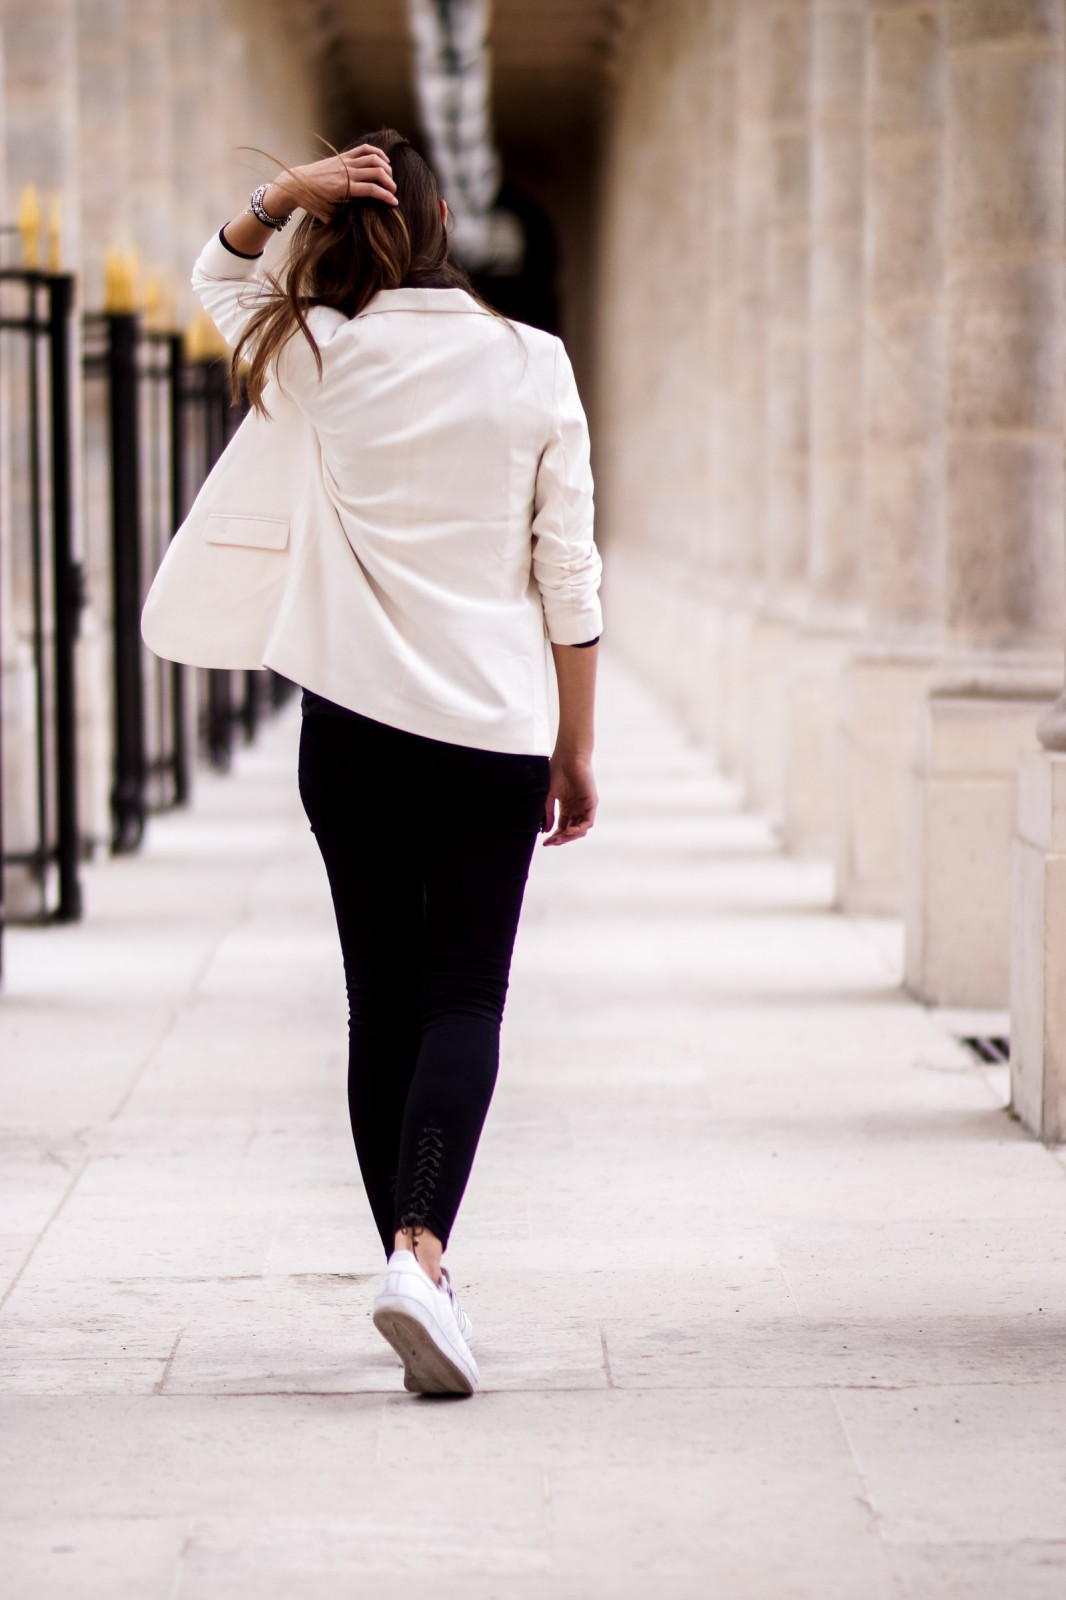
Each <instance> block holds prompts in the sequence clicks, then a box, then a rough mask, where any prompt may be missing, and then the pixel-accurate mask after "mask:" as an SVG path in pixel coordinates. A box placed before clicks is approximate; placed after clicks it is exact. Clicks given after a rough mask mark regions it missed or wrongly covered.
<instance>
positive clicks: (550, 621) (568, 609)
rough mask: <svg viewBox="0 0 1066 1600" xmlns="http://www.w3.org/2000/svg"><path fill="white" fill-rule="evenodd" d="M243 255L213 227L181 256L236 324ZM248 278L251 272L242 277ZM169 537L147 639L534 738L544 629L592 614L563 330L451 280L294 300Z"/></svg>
mask: <svg viewBox="0 0 1066 1600" xmlns="http://www.w3.org/2000/svg"><path fill="white" fill-rule="evenodd" d="M258 268H259V263H258V261H248V260H245V259H244V258H243V257H240V256H236V255H234V254H233V253H232V252H231V251H229V250H227V249H226V247H225V246H224V245H223V244H222V243H221V241H220V239H218V238H212V239H211V240H210V241H209V242H208V244H207V245H206V246H205V248H204V250H203V252H202V254H201V256H200V258H199V260H198V261H197V263H196V267H195V269H194V272H193V280H192V281H193V286H194V288H195V289H196V290H197V292H198V294H199V295H200V298H201V300H202V301H203V304H204V306H205V307H206V309H207V311H208V312H209V313H210V315H211V317H212V318H213V320H214V321H215V323H216V324H217V326H218V327H219V329H220V330H221V332H222V333H223V334H224V336H225V337H226V339H227V340H228V341H229V343H230V344H233V343H234V342H235V341H236V339H237V338H238V337H239V335H240V333H241V332H242V331H243V329H244V327H245V325H246V323H247V321H248V318H249V316H250V314H251V312H252V311H253V310H254V308H255V304H256V297H257V295H258V294H259V293H260V289H259V287H258V283H259V282H261V280H260V279H258ZM249 280H251V281H249ZM308 320H309V322H310V323H311V326H312V328H313V331H314V334H315V338H316V341H317V343H318V345H319V348H320V350H321V354H322V364H323V371H322V376H321V378H319V374H318V371H317V368H316V365H315V362H314V358H313V356H312V354H311V351H310V349H309V347H308V345H307V341H306V340H305V339H304V338H303V337H302V335H300V334H297V335H296V336H295V337H294V338H293V339H291V340H290V341H289V343H288V344H287V345H286V347H285V348H284V350H283V351H282V354H281V356H280V358H279V361H278V370H277V372H276V373H275V374H274V375H273V377H272V379H271V382H270V384H269V385H268V389H267V391H266V394H265V396H264V398H265V400H266V404H267V406H268V408H269V411H270V417H269V418H263V417H260V416H257V415H254V414H253V415H251V416H249V417H248V418H247V419H246V420H245V421H244V422H243V423H242V424H241V427H240V428H239V430H238V432H237V434H236V436H235V437H234V439H233V440H232V442H231V443H230V445H229V446H228V448H227V449H226V451H225V453H224V454H223V456H222V457H221V459H220V460H219V462H218V463H217V465H216V466H215V468H214V470H213V472H212V473H211V475H210V476H209V478H208V479H207V481H206V483H205V484H204V486H203V488H202V489H201V491H200V493H199V495H198V496H197V499H196V501H195V504H194V505H193V507H192V510H191V511H190V513H189V516H188V518H187V519H186V521H185V522H184V524H183V525H182V527H181V529H180V530H179V532H178V533H177V535H176V536H175V538H174V540H173V542H172V543H171V545H170V547H169V549H168V551H167V553H166V556H165V558H164V560H163V563H162V565H161V567H160V570H159V572H158V574H157V576H156V579H155V582H154V583H153V585H152V588H151V591H150V593H149V595H148V599H147V602H146V604H145V608H144V615H143V618H142V631H143V634H144V638H145V641H146V642H147V644H148V645H149V646H150V647H151V648H152V649H153V650H154V651H155V652H156V653H157V654H159V655H162V656H165V657H167V658H168V659H170V660H175V661H185V662H189V663H192V664H194V665H197V666H217V667H241V668H252V667H259V666H267V667H273V668H274V669H275V670H276V671H278V672H280V673H282V674H284V676H285V677H287V678H291V679H292V680H293V681H294V682H296V683H299V684H302V685H303V686H304V687H306V688H309V689H312V690H314V691H315V692H316V693H318V694H321V695H325V696H326V698H327V699H330V700H333V701H336V702H337V703H338V704H339V705H343V706H347V707H349V708H350V709H351V710H353V711H359V712H362V713H363V714H364V715H365V716H368V717H373V718H374V719H375V720H376V721H379V722H386V723H389V724H391V725H392V726H393V727H397V728H404V729H407V730H408V731H410V732H412V733H418V734H423V735H425V736H427V737H429V738H433V739H442V740H445V741H446V742H448V743H452V744H466V745H473V746H475V747H477V748H480V749H484V750H501V751H513V752H516V753H519V754H528V755H540V754H546V753H548V752H549V751H550V745H551V728H550V719H549V678H548V673H549V665H548V655H549V653H548V651H547V648H546V645H545V637H547V638H548V639H551V640H553V641H555V642H556V643H559V644H581V643H584V642H585V641H586V640H589V639H592V638H594V637H595V636H596V635H597V634H598V633H599V632H600V629H601V625H602V619H601V613H600V604H599V598H598V589H599V578H600V559H599V556H598V554H597V552H596V547H595V545H594V543H593V536H592V476H591V472H590V469H589V439H588V428H587V425H586V422H585V416H584V412H583V411H582V408H581V402H580V400H579V399H578V394H577V387H576V385H575V383H574V375H573V371H572V369H571V366H570V362H569V360H568V358H567V355H566V351H565V350H564V348H563V346H562V344H561V343H560V342H559V340H558V339H555V338H553V337H551V336H550V335H549V334H545V333H541V332H539V331H537V330H535V329H533V328H527V327H525V326H523V325H521V324H518V323H508V322H506V321H504V320H503V319H501V318H498V317H494V316H491V315H489V314H488V313H487V312H485V311H484V310H482V308H481V307H480V306H479V305H478V304H477V302H476V301H475V300H473V299H472V298H471V297H470V296H469V295H467V294H465V293H464V292H463V291H462V290H459V289H393V290H384V291H382V292H381V293H380V294H378V295H376V296H375V298H374V299H373V300H372V301H371V302H370V304H369V305H368V306H367V307H366V309H365V310H364V311H362V312H361V313H360V314H359V316H357V317H355V318H352V319H349V318H346V317H344V316H343V315H342V314H341V313H340V312H338V311H334V310H331V309H329V308H327V307H317V308H315V309H314V310H313V311H312V312H311V313H310V316H309V319H308Z"/></svg>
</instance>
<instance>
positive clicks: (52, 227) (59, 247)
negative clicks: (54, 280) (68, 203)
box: [48, 194, 63, 272]
mask: <svg viewBox="0 0 1066 1600" xmlns="http://www.w3.org/2000/svg"><path fill="white" fill-rule="evenodd" d="M48 270H49V272H62V270H63V203H62V201H61V199H60V197H59V195H58V194H54V195H53V196H52V204H51V206H50V207H49V211H48Z"/></svg>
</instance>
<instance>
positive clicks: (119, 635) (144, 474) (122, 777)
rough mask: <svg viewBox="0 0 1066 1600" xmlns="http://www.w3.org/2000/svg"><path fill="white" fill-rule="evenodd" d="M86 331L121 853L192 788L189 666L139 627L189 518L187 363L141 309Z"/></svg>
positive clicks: (94, 318) (178, 346)
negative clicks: (100, 434)
mask: <svg viewBox="0 0 1066 1600" xmlns="http://www.w3.org/2000/svg"><path fill="white" fill-rule="evenodd" d="M83 332H84V351H83V361H84V368H85V380H86V393H87V397H89V408H90V410H91V411H93V412H95V414H96V415H97V416H98V417H99V418H100V420H101V421H102V422H103V426H104V441H103V442H104V443H105V445H106V448H105V449H104V450H102V451H100V452H99V453H100V454H101V455H102V456H103V457H105V458H106V463H107V474H106V480H107V481H106V492H105V493H104V494H103V495H102V496H98V497H97V500H96V503H97V505H100V504H102V505H103V506H105V507H106V521H107V543H108V550H107V561H106V563H104V565H106V568H107V570H108V571H109V574H110V595H109V596H108V600H109V603H110V613H111V629H110V632H111V639H112V652H111V677H112V685H111V698H112V707H113V747H114V763H113V775H112V786H111V821H112V831H111V843H112V848H113V849H114V850H115V851H116V852H122V851H129V850H135V849H136V848H137V846H138V845H139V844H140V842H141V838H142V836H143V833H144V824H145V821H146V818H147V816H148V814H149V812H150V811H160V810H163V809H165V808H166V807H168V806H171V805H179V804H181V803H182V802H183V801H185V800H186V799H187V798H188V795H189V772H190V753H189V733H188V727H187V713H186V700H187V688H186V680H187V677H188V673H187V671H186V669H185V668H183V667H180V666H176V665H174V664H173V663H169V662H163V661H160V660H159V659H158V658H157V657H155V656H153V655H152V654H151V652H149V651H147V650H146V649H145V648H144V646H143V645H142V643H141V632H140V618H141V607H142V605H143V604H144V596H145V592H146V589H147V585H148V583H149V582H150V580H151V576H152V574H153V573H154V571H155V569H156V567H157V566H158V565H159V562H160V561H161V559H162V557H163V553H164V551H165V549H166V546H167V543H168V542H169V540H170V538H171V536H172V535H173V532H174V529H175V528H176V527H177V525H178V523H179V522H180V521H181V518H182V516H183V514H184V488H183V468H184V443H183V440H184V410H185V408H184V400H183V388H184V370H185V362H184V357H183V353H182V341H181V338H180V336H178V335H176V334H167V333H154V332H151V331H148V330H146V329H145V328H144V326H143V323H142V320H141V318H140V317H139V316H138V315H136V314H135V313H133V312H107V313H104V314H102V315H90V316H87V317H86V318H85V321H84V330H83ZM93 399H95V405H93V403H92V401H93ZM89 520H90V521H92V520H93V518H92V517H90V518H89ZM101 600H103V597H101Z"/></svg>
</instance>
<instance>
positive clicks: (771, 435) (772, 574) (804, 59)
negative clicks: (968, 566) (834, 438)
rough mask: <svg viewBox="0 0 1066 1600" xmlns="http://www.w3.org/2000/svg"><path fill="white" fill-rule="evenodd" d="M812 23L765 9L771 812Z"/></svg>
mask: <svg viewBox="0 0 1066 1600" xmlns="http://www.w3.org/2000/svg"><path fill="white" fill-rule="evenodd" d="M811 21H812V4H811V0H774V3H773V4H771V6H770V8H769V71H770V89H769V93H770V99H769V112H770V127H769V144H770V152H769V178H770V183H769V197H768V198H769V207H768V219H767V239H766V248H767V265H766V395H765V404H766V435H765V448H766V503H765V518H766V524H765V526H766V545H765V566H764V574H763V575H764V580H765V585H766V591H765V600H764V604H763V606H762V607H761V608H760V611H759V614H758V616H757V618H756V620H755V622H754V625H753V628H752V637H751V658H750V672H751V681H752V704H751V725H750V744H749V749H748V766H747V778H748V785H749V789H750V793H751V798H752V800H753V802H754V803H755V804H756V805H757V806H758V807H759V808H760V809H762V810H766V811H770V812H771V813H778V812H780V809H781V805H782V780H783V747H784V732H785V719H784V707H785V671H784V661H785V652H786V649H787V646H788V643H789V641H790V639H791V637H792V633H793V629H794V626H795V618H796V615H797V613H798V611H799V609H800V606H801V604H802V600H803V595H804V587H805V579H806V570H807V551H808V533H809V525H810V507H809V476H808V452H809V443H810V419H809V395H810V298H809V285H810V78H811Z"/></svg>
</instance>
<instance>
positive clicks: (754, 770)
mask: <svg viewBox="0 0 1066 1600" xmlns="http://www.w3.org/2000/svg"><path fill="white" fill-rule="evenodd" d="M794 631H795V625H794V624H793V623H792V622H791V621H789V620H787V619H784V618H776V617H768V616H761V617H755V618H754V619H753V620H752V623H751V627H750V632H749V635H748V649H747V661H746V664H745V669H744V670H745V672H746V678H747V684H748V694H747V705H746V708H745V709H746V715H747V719H748V726H747V733H746V740H745V750H744V763H745V764H744V768H743V775H744V779H745V782H746V784H747V790H748V799H749V801H750V802H751V804H752V805H753V806H754V807H755V808H756V810H758V811H764V812H766V813H767V815H769V816H771V817H775V818H779V817H780V816H781V815H782V812H783V810H784V739H785V663H786V661H787V659H788V654H789V648H790V646H791V643H792V639H793V634H794Z"/></svg>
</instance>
